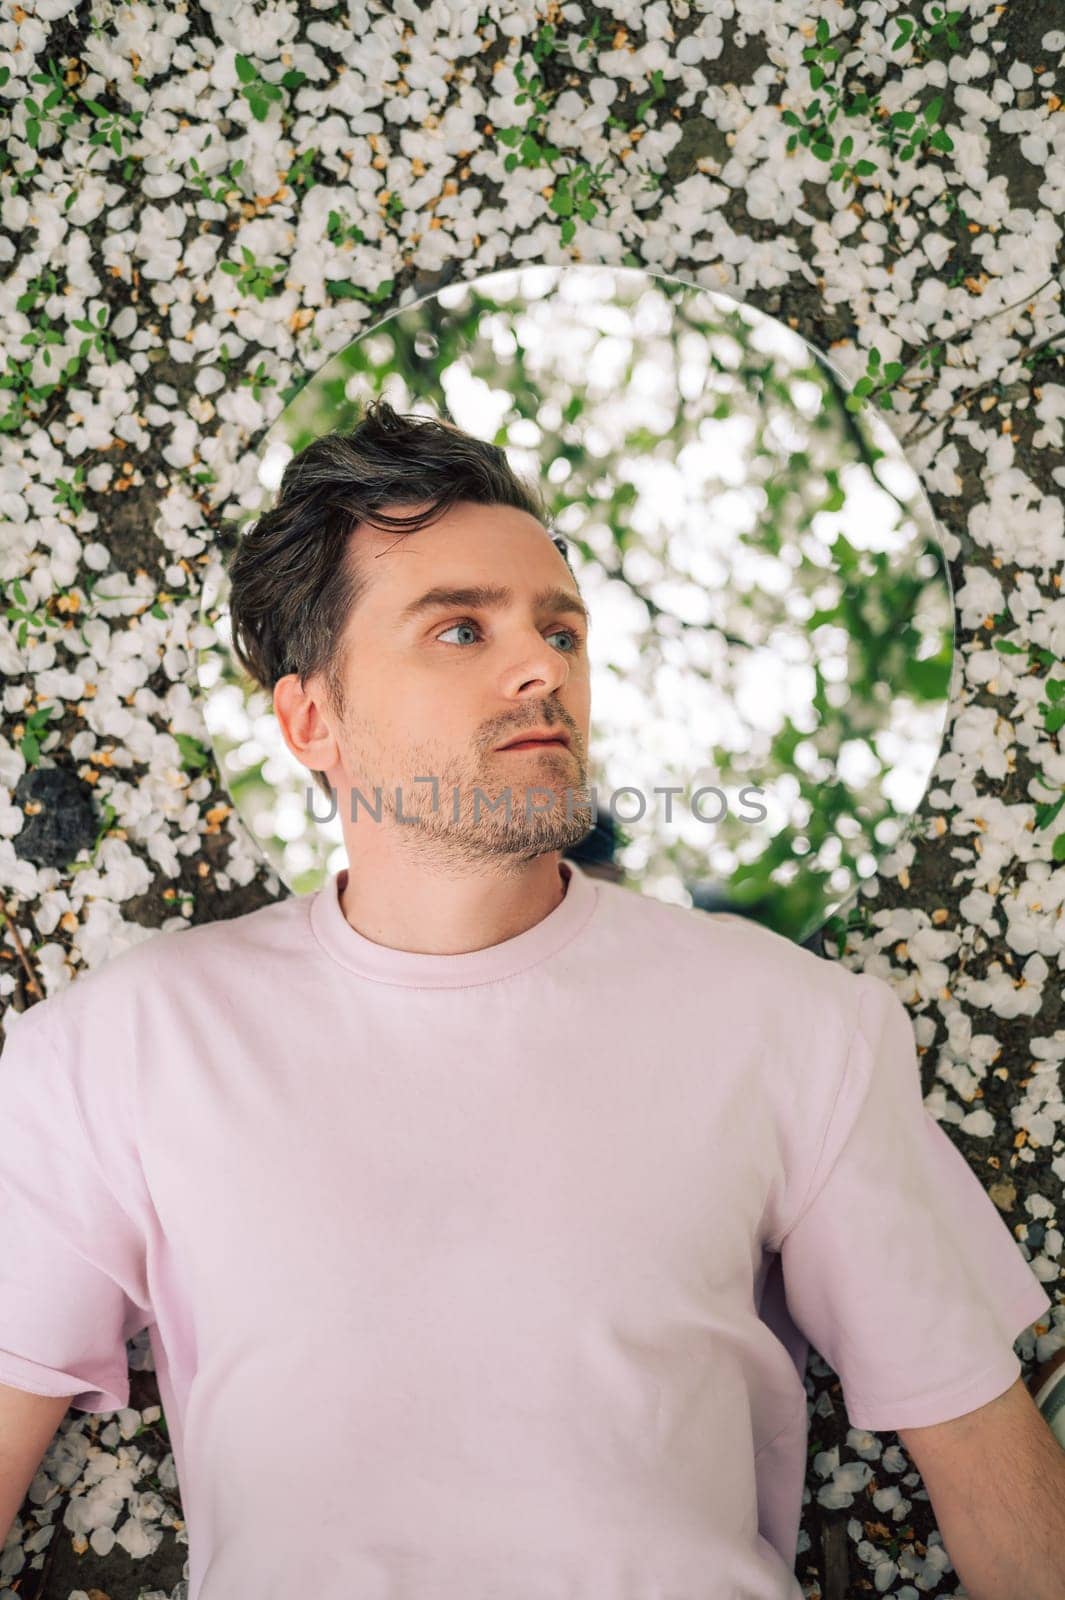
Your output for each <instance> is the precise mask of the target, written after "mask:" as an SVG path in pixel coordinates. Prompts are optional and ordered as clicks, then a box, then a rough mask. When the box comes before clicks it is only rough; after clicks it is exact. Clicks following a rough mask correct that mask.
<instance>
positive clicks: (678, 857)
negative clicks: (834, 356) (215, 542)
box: [198, 266, 954, 942]
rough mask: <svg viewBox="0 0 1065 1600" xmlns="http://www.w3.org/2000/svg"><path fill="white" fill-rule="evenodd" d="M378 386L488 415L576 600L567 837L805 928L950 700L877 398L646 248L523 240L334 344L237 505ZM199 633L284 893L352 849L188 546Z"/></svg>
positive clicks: (237, 786)
mask: <svg viewBox="0 0 1065 1600" xmlns="http://www.w3.org/2000/svg"><path fill="white" fill-rule="evenodd" d="M378 396H382V397H384V398H385V399H386V400H388V402H389V403H390V404H391V405H392V406H393V407H394V408H395V409H396V410H397V411H401V412H413V413H420V414H424V415H433V416H437V417H441V418H443V419H445V420H448V421H451V422H454V423H455V424H456V425H457V426H458V427H460V428H462V429H463V430H465V431H466V432H468V433H471V434H474V435H476V436H478V437H480V438H483V439H488V440H491V441H492V442H494V443H496V444H498V445H501V446H503V447H504V449H505V451H506V455H507V458H508V460H509V461H510V463H511V465H512V466H513V467H514V468H515V470H517V471H518V472H519V473H520V474H521V475H522V476H523V477H526V478H528V479H529V480H535V481H536V482H537V483H538V484H539V485H540V487H541V490H542V492H543V495H544V499H545V502H546V503H547V505H548V506H549V508H550V530H551V531H552V532H553V533H557V534H559V535H561V536H562V537H563V538H564V539H565V541H566V543H567V547H568V556H569V560H570V563H571V566H572V569H573V573H574V576H575V578H576V579H577V582H578V585H579V588H580V591H581V594H582V596H583V598H584V601H585V603H586V605H587V606H588V608H589V612H590V615H591V626H590V629H589V635H588V649H589V656H590V667H591V686H592V704H591V726H590V740H589V747H588V758H589V774H588V787H589V789H590V791H591V796H592V802H593V804H592V815H593V816H594V817H595V818H596V821H595V825H594V827H593V829H592V831H591V832H590V833H589V834H588V836H587V837H586V839H585V840H584V842H583V843H582V844H580V845H578V846H576V847H572V848H570V849H569V850H567V851H566V852H565V854H566V855H567V856H569V857H571V858H573V859H576V860H578V861H579V862H581V863H582V865H584V866H585V868H586V870H588V871H590V872H592V873H603V874H605V875H609V876H612V877H613V878H615V879H616V880H617V881H620V882H622V883H624V884H626V885H627V886H631V887H633V888H636V889H639V890H641V891H642V892H644V893H647V894H652V895H655V896H658V897H659V898H661V899H664V900H670V901H674V902H676V903H679V904H682V905H695V906H699V907H701V908H703V909H705V910H732V911H736V912H739V913H741V914H743V915H748V916H754V917H757V919H758V920H760V921H762V922H764V923H766V924H767V925H769V926H771V927H773V928H774V929H776V930H777V931H779V932H781V933H784V934H786V935H787V936H789V937H791V938H793V939H795V940H798V941H801V942H807V941H809V940H810V939H811V937H812V936H814V935H816V933H817V930H818V929H819V928H821V927H822V925H823V924H824V923H825V921H826V919H827V918H828V917H830V916H831V915H833V914H837V913H838V912H839V910H840V908H841V907H842V906H843V905H845V903H846V902H848V901H849V900H850V899H852V898H853V897H854V896H855V895H856V894H857V892H858V890H859V888H860V885H861V882H862V880H863V879H866V878H868V877H870V876H871V875H872V874H873V873H874V872H875V871H876V868H877V864H878V861H879V859H880V858H881V856H882V855H884V854H885V853H887V852H888V851H890V850H892V849H894V848H895V847H896V846H897V845H898V843H899V842H900V840H901V839H902V837H903V836H904V834H905V832H906V830H907V829H908V827H910V826H911V825H912V819H913V815H914V812H915V811H916V809H917V807H918V804H919V803H920V801H921V799H922V796H923V795H924V792H925V788H926V786H927V784H928V781H929V778H930V776H931V773H932V770H933V767H934V765H935V762H936V759H937V756H938V753H939V749H940V743H941V739H942V735H943V731H944V727H945V723H946V717H947V711H948V705H949V700H950V691H951V683H952V670H953V664H954V653H953V637H954V636H953V616H954V610H953V597H952V594H951V589H950V582H949V577H948V572H947V567H946V563H945V560H944V558H943V555H942V552H941V550H940V546H939V542H938V538H937V536H936V529H935V519H934V516H933V514H932V512H931V510H930V508H929V506H928V503H927V501H926V499H925V497H924V495H923V494H922V492H921V489H920V485H919V483H918V481H917V479H916V476H915V474H914V473H913V471H912V470H911V469H910V467H909V466H908V465H907V463H906V461H905V459H904V457H903V455H902V452H901V449H900V447H899V445H898V442H897V441H896V440H895V438H894V435H893V434H892V433H891V431H890V429H889V428H888V426H887V424H886V422H885V421H884V420H883V419H882V418H881V417H878V416H876V415H872V414H870V413H869V411H868V410H867V409H863V408H861V407H859V406H856V405H855V402H854V400H853V399H852V398H851V396H850V393H849V388H848V385H847V383H846V381H845V380H844V379H843V378H842V376H841V375H840V374H839V373H838V372H837V371H836V370H835V369H834V367H833V365H832V363H831V362H830V361H829V360H827V359H826V358H825V357H824V356H823V355H822V354H820V353H819V352H817V351H815V350H814V349H812V348H811V347H810V346H809V345H808V344H806V343H805V341H804V340H802V339H801V338H800V337H799V336H798V335H797V334H796V333H795V332H793V331H792V330H791V329H790V328H789V327H787V326H785V325H784V324H782V323H780V322H778V321H776V320H774V319H773V318H771V317H768V316H766V315H764V314H762V313H760V312H756V311H753V310H751V309H750V308H749V307H746V306H743V305H740V304H738V303H737V302H736V301H734V300H732V299H731V298H729V297H727V296H725V295H721V294H717V293H713V292H711V291H709V290H706V289H702V288H699V287H697V286H692V285H690V284H687V283H684V282H682V281H680V280H679V279H675V278H671V277H669V276H665V275H660V274H653V273H648V272H645V271H642V270H637V269H617V268H605V267H599V266H567V267H559V268H553V267H543V266H536V267H530V268H527V269H521V270H516V271H513V270H511V271H506V272H500V273H498V274H493V275H491V276H489V277H484V278H480V279H477V280H476V281H474V282H472V283H467V284H461V285H455V284H452V285H449V286H448V287H446V288H444V289H442V290H440V291H439V292H438V293H436V294H435V295H431V296H428V297H426V298H424V299H421V300H418V301H415V302H413V303H411V304H409V305H406V306H404V307H403V308H402V309H400V310H399V311H398V312H396V313H394V314H393V315H390V316H388V317H387V318H385V319H383V320H382V321H380V322H378V323H377V324H376V325H375V326H373V327H372V328H370V329H369V330H368V331H367V332H366V333H365V334H363V335H362V336H361V337H360V338H359V339H358V340H356V341H355V342H354V343H352V344H350V345H349V346H347V347H346V348H345V349H343V350H341V351H340V352H339V353H338V354H336V355H334V356H333V357H331V358H330V359H329V360H328V361H327V362H326V363H325V365H324V366H323V367H322V368H321V369H320V370H319V371H318V372H317V373H316V374H315V375H314V377H313V378H311V379H310V380H309V381H308V382H307V384H306V385H305V386H304V387H303V388H302V389H301V390H300V391H299V392H298V393H297V394H296V395H295V396H294V397H293V398H292V399H291V400H290V402H289V404H288V405H287V406H286V407H285V409H284V410H283V412H282V413H281V414H280V415H279V416H278V417H277V419H276V421H275V422H274V424H273V425H272V427H271V428H270V430H269V433H268V434H267V436H266V438H265V441H264V443H263V446H262V450H261V454H260V459H259V465H258V474H257V482H256V487H255V493H254V494H253V495H249V496H248V497H247V500H248V502H249V503H246V504H242V505H241V506H240V508H239V514H238V516H237V517H236V519H235V524H234V525H233V526H234V532H235V533H237V534H239V533H240V532H241V531H243V529H244V527H245V526H246V524H247V523H248V522H249V520H251V519H254V518H256V517H258V516H259V515H261V514H262V512H263V511H264V510H266V509H267V507H268V506H269V504H270V500H271V496H272V494H273V493H274V491H276V489H277V487H278V485H279V483H280V480H281V475H282V472H283V471H284V468H285V466H286V464H287V463H288V461H289V460H290V459H291V458H292V456H293V455H295V454H298V453H299V452H300V451H301V450H302V449H304V448H305V447H306V446H307V445H308V444H309V443H310V442H311V441H312V440H313V439H315V438H318V437H320V436H322V435H324V434H327V433H343V432H346V431H348V430H350V429H351V428H352V427H353V426H354V425H355V424H356V423H357V422H358V421H359V419H360V417H361V415H362V413H363V411H364V409H365V407H366V405H367V404H368V403H369V402H370V401H371V400H373V399H375V398H376V397H378ZM201 621H202V622H203V623H204V624H205V625H206V626H207V627H208V629H209V630H210V632H211V634H212V635H213V639H212V643H211V644H210V645H208V646H207V647H206V648H204V649H201V650H200V652H199V656H198V674H199V681H200V685H201V688H202V691H203V695H204V700H205V715H206V721H207V726H208V729H209V731H210V735H211V738H212V740H213V743H214V747H215V754H216V757H217V760H218V763H219V771H220V773H221V774H222V777H223V779H224V781H225V783H226V785H227V787H228V789H229V792H230V794H231V796H232V799H233V804H234V806H235V807H236V809H237V811H238V813H239V815H240V816H241V818H242V820H243V822H244V823H245V825H246V827H247V828H248V830H249V832H250V833H251V834H252V836H253V837H254V838H255V839H256V840H257V841H258V843H259V845H260V846H261V848H262V850H263V852H264V855H265V856H266V857H267V859H268V860H269V862H270V864H271V865H272V866H273V868H274V870H275V871H276V872H277V873H278V876H279V877H280V878H281V879H282V880H283V881H284V882H285V883H286V884H288V885H289V887H290V888H291V889H292V890H293V891H294V892H296V893H306V892H309V891H311V890H314V889H316V888H317V887H319V886H320V884H321V883H322V881H323V879H324V877H325V876H326V875H327V874H329V873H332V872H335V871H337V870H338V869H339V868H340V867H343V866H345V865H346V864H347V861H346V856H345V853H344V847H343V842H342V836H341V830H340V821H339V818H338V817H337V816H336V815H335V810H334V813H333V814H332V815H330V807H329V804H328V802H327V800H326V798H325V796H324V795H323V792H322V790H321V789H320V788H319V787H317V786H316V784H315V782H314V779H313V776H312V774H311V772H310V771H309V770H308V769H307V768H306V767H304V766H302V765H301V764H300V763H299V762H298V761H297V760H296V758H295V757H294V756H293V755H292V754H291V752H290V751H289V749H288V747H287V746H286V744H285V742H284V739H283V737H282V735H281V732H280V728H279V726H278V723H277V720H276V717H275V716H274V712H273V699H272V685H256V684H253V683H251V682H249V680H248V679H247V677H246V676H245V674H244V673H243V672H242V670H241V669H240V667H239V665H238V663H237V661H236V658H235V656H234V654H233V651H232V644H231V638H230V634H229V626H228V609H227V583H226V577H225V569H224V567H223V565H222V563H221V562H217V563H215V564H213V565H212V566H211V568H210V569H209V570H208V575H207V582H206V585H205V589H204V595H203V608H202V613H201Z"/></svg>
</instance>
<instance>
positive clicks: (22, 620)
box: [4, 578, 62, 650]
mask: <svg viewBox="0 0 1065 1600" xmlns="http://www.w3.org/2000/svg"><path fill="white" fill-rule="evenodd" d="M11 593H12V594H13V595H14V597H15V600H16V602H17V604H15V605H8V606H7V607H6V608H5V611H4V615H5V616H6V618H7V620H8V622H17V623H18V627H17V629H16V630H15V638H16V640H17V641H18V647H19V649H20V650H24V649H25V648H26V640H27V638H28V637H29V630H30V628H31V627H33V628H35V629H45V628H60V627H62V623H61V622H60V620H59V618H58V617H53V616H52V614H51V612H50V611H48V610H47V609H46V608H45V607H44V606H43V605H39V606H33V607H31V606H30V604H29V601H28V600H27V599H26V591H25V589H24V588H23V587H22V583H21V581H20V579H18V578H15V579H13V581H12V583H11Z"/></svg>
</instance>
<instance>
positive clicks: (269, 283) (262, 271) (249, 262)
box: [219, 245, 285, 301]
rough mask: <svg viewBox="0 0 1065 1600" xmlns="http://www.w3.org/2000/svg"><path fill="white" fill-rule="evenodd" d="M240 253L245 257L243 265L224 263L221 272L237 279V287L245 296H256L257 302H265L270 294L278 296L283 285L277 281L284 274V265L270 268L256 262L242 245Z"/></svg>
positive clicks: (233, 262) (230, 262)
mask: <svg viewBox="0 0 1065 1600" xmlns="http://www.w3.org/2000/svg"><path fill="white" fill-rule="evenodd" d="M240 253H241V255H242V256H243V257H244V260H243V264H242V263H240V262H237V261H222V262H220V263H219V265H220V267H221V270H222V271H223V272H228V273H229V274H230V275H231V276H232V277H235V278H236V279H237V287H238V289H240V290H241V292H242V293H243V294H250V295H254V296H255V298H256V300H259V301H263V300H265V299H266V296H267V295H268V294H276V293H277V291H278V289H279V288H280V287H281V285H280V284H279V283H277V282H275V279H276V278H277V275H278V274H279V273H282V272H284V270H285V268H284V265H283V264H279V265H277V266H273V267H270V266H266V265H265V264H264V263H261V262H258V261H256V259H255V257H254V256H253V255H252V253H251V251H250V250H249V249H248V247H247V245H241V247H240Z"/></svg>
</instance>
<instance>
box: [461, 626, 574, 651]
mask: <svg viewBox="0 0 1065 1600" xmlns="http://www.w3.org/2000/svg"><path fill="white" fill-rule="evenodd" d="M456 628H472V629H473V631H474V632H475V633H477V634H479V633H480V631H481V629H480V627H479V625H478V624H477V623H476V622H474V621H473V619H472V617H463V618H461V619H460V620H459V621H458V622H453V623H451V625H450V627H447V628H445V629H444V630H443V632H442V633H438V634H437V635H436V637H437V638H438V639H442V638H443V637H444V634H445V633H454V631H455V629H456ZM551 632H552V633H564V634H566V635H567V636H568V637H569V638H570V639H571V640H572V641H573V644H572V648H571V649H570V650H568V651H566V652H565V654H567V655H573V654H574V653H575V652H576V651H577V650H579V649H580V647H581V635H580V634H579V633H578V632H577V630H576V628H552V629H551Z"/></svg>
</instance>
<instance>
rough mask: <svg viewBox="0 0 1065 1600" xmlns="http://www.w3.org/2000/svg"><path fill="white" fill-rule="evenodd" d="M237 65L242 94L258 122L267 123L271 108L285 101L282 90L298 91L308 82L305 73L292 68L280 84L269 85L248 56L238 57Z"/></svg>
mask: <svg viewBox="0 0 1065 1600" xmlns="http://www.w3.org/2000/svg"><path fill="white" fill-rule="evenodd" d="M235 64H236V68H237V77H238V78H239V79H240V82H241V93H242V94H243V95H244V98H245V100H247V102H248V108H249V110H250V111H251V114H252V116H253V117H254V118H255V120H256V122H265V121H266V119H267V117H268V116H269V114H270V107H271V106H272V105H277V104H278V103H279V102H283V101H284V95H283V93H282V90H284V89H298V88H299V86H300V84H301V83H306V81H307V74H306V73H305V72H299V71H297V70H296V69H295V68H290V69H289V71H288V72H286V73H285V74H284V75H283V76H282V79H281V82H280V83H267V81H266V79H265V78H263V77H262V76H261V75H260V73H259V71H258V69H257V68H256V67H255V66H254V65H253V63H252V62H251V61H249V60H248V58H247V56H241V55H238V56H237V57H236V63H235Z"/></svg>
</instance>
